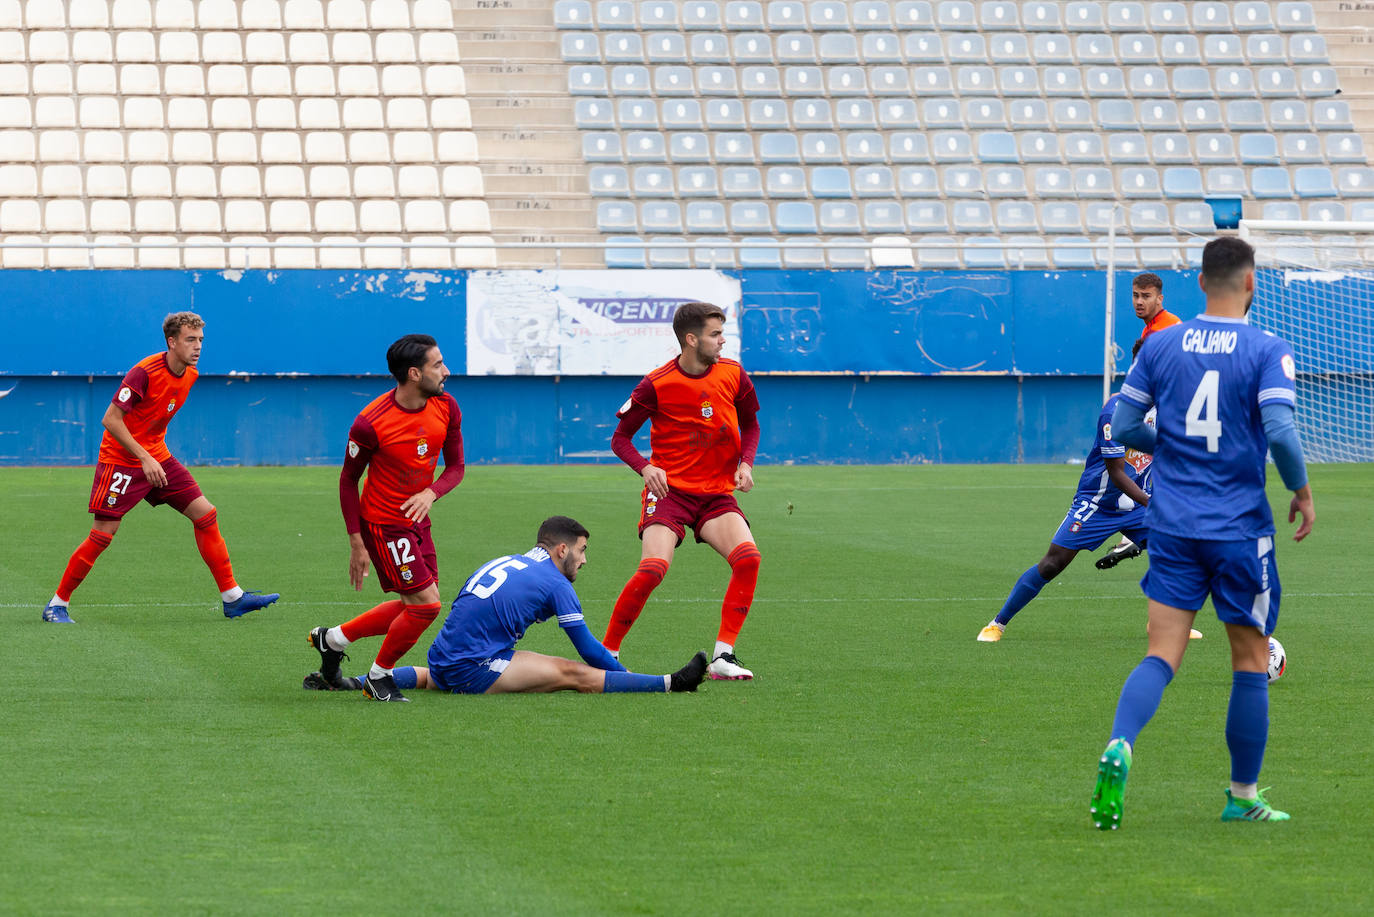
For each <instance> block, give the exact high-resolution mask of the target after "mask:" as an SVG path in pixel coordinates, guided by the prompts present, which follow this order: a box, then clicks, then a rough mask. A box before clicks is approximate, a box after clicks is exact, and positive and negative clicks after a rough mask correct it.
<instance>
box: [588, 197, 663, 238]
mask: <svg viewBox="0 0 1374 917" xmlns="http://www.w3.org/2000/svg"><path fill="white" fill-rule="evenodd" d="M605 203H606V202H603V203H602V205H601V206H605ZM598 222H599V220H598ZM631 223H633V220H631ZM639 225H640V228H641V229H642V230H643V231H644V232H659V233H665V232H670V233H671V232H676V233H680V232H682V227H683V223H682V207H681V205H680V204H678V203H677V202H676V201H646V202H645V203H643V204H641V205H640V208H639ZM629 231H630V232H633V231H634V228H633V226H632V225H631V226H630V227H629Z"/></svg>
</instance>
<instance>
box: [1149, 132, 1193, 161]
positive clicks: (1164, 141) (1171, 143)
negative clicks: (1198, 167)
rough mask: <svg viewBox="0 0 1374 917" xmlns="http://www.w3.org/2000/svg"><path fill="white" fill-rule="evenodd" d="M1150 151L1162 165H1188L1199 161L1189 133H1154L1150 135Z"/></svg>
mask: <svg viewBox="0 0 1374 917" xmlns="http://www.w3.org/2000/svg"><path fill="white" fill-rule="evenodd" d="M1150 152H1151V153H1152V154H1153V155H1154V160H1155V162H1157V163H1159V164H1160V165H1187V164H1189V163H1194V162H1196V161H1197V157H1196V156H1194V155H1193V150H1192V145H1191V144H1190V143H1189V142H1188V135H1187V134H1179V133H1167V134H1154V135H1152V136H1151V137H1150Z"/></svg>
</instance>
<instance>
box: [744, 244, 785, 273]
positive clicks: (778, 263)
mask: <svg viewBox="0 0 1374 917" xmlns="http://www.w3.org/2000/svg"><path fill="white" fill-rule="evenodd" d="M740 242H741V243H742V244H741V247H740V249H739V264H740V267H743V268H781V267H782V258H781V256H780V254H779V252H778V249H777V240H776V239H773V238H771V237H769V236H745V237H744V238H742V239H740Z"/></svg>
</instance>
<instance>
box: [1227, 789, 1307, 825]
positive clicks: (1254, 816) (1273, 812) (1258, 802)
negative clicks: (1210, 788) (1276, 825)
mask: <svg viewBox="0 0 1374 917" xmlns="http://www.w3.org/2000/svg"><path fill="white" fill-rule="evenodd" d="M1268 789H1270V788H1269V787H1265V788H1264V789H1263V790H1260V791H1259V792H1258V793H1256V794H1255V798H1254V799H1237V798H1236V797H1234V796H1232V795H1231V791H1230V790H1227V791H1226V808H1224V809H1222V810H1221V820H1222V821H1288V820H1289V818H1291V817H1292V816H1290V815H1289V814H1288V813H1287V812H1280V811H1279V810H1278V809H1276V808H1274V807H1273V806H1271V805H1270V804H1269V802H1268V800H1266V799H1265V798H1264V794H1265V791H1266V790H1268Z"/></svg>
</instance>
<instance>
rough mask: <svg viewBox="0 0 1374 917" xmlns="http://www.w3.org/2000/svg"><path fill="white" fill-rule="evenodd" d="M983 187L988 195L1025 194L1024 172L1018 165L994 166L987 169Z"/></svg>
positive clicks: (1016, 196) (1010, 195)
mask: <svg viewBox="0 0 1374 917" xmlns="http://www.w3.org/2000/svg"><path fill="white" fill-rule="evenodd" d="M984 188H985V190H986V193H987V194H988V196H989V197H1015V198H1024V197H1025V196H1026V174H1025V171H1024V170H1023V169H1022V168H1021V167H1020V166H996V167H993V168H991V169H988V170H987V173H986V175H985V177H984Z"/></svg>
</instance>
